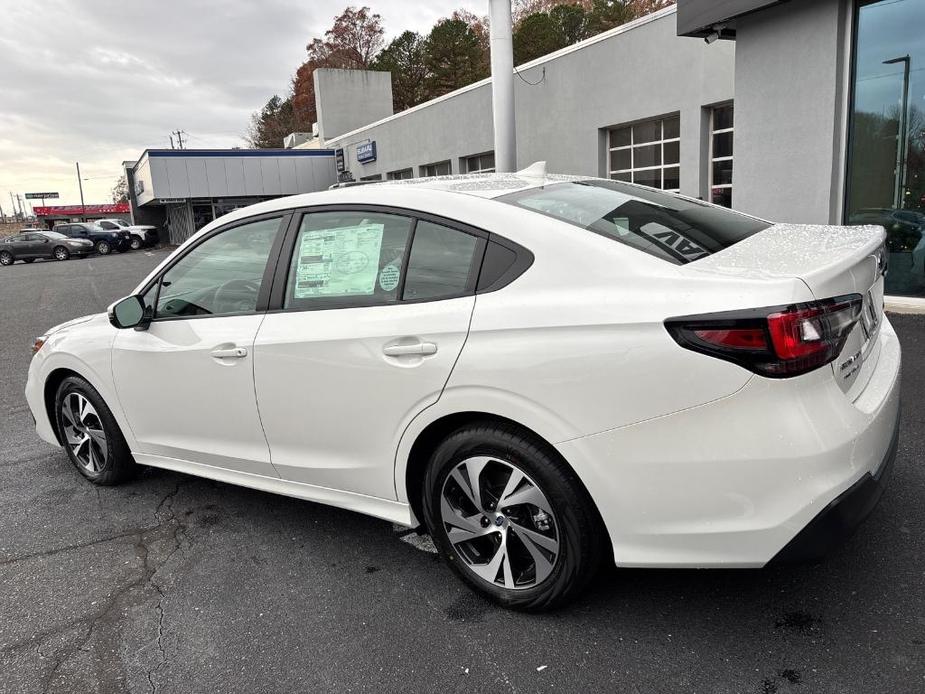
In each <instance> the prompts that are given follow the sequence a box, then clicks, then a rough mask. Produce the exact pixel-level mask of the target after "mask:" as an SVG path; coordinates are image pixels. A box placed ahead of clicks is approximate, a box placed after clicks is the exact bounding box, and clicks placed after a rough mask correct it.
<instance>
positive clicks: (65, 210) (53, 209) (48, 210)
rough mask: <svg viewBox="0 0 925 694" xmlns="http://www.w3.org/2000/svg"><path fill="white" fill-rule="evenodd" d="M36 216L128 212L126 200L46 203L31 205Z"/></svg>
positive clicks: (71, 215) (76, 215) (74, 215)
mask: <svg viewBox="0 0 925 694" xmlns="http://www.w3.org/2000/svg"><path fill="white" fill-rule="evenodd" d="M32 211H33V212H35V216H36V217H79V216H80V215H84V214H128V213H129V204H128V203H127V202H117V203H110V204H109V205H48V206H45V207H33V208H32Z"/></svg>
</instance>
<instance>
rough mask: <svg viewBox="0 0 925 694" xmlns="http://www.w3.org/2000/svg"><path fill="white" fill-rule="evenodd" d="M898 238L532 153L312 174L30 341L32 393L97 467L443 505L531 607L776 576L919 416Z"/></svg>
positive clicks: (52, 433) (331, 497)
mask: <svg viewBox="0 0 925 694" xmlns="http://www.w3.org/2000/svg"><path fill="white" fill-rule="evenodd" d="M883 243H884V232H883V230H882V229H881V228H880V227H801V226H794V225H783V224H781V225H775V224H771V223H768V222H765V221H762V220H759V219H755V218H753V217H748V216H745V215H741V214H738V213H735V212H731V211H729V210H726V209H723V208H720V207H716V206H713V205H710V204H707V203H704V202H701V201H698V200H693V199H689V198H684V197H680V196H677V195H672V194H667V193H663V192H661V191H657V190H653V189H651V188H645V187H641V186H635V185H631V184H627V183H620V182H616V181H608V180H601V179H594V178H574V177H561V176H546V175H544V174H541V173H536V172H535V170H533V171H528V172H521V173H520V174H517V175H513V174H508V175H494V174H492V175H482V176H463V177H442V178H437V179H421V180H417V181H406V182H401V183H397V182H396V183H383V184H376V185H366V186H353V187H349V188H343V189H338V190H331V191H325V192H320V193H311V194H307V195H298V196H294V197H289V198H282V199H278V200H272V201H269V202H264V203H260V204H258V205H254V206H252V207H248V208H245V209H241V210H238V211H236V212H233V213H231V214H228V215H226V216H224V217H222V218H221V219H218V220H216V221H215V222H213V223H211V224H209V225H208V226H207V227H205V228H204V229H202V230H201V231H200V232H199V233H198V234H196V235H195V236H194V237H193V238H191V239H190V240H189V241H187V242H186V243H185V244H183V246H181V247H180V248H179V249H177V250H176V251H175V252H174V253H173V254H171V255H170V257H169V258H167V259H166V260H165V261H164V262H163V263H161V265H160V266H159V267H158V268H157V269H156V270H154V271H153V272H152V273H151V274H150V275H149V276H148V277H146V278H144V279H143V280H142V281H141V282H140V283H139V284H138V286H137V288H136V289H135V291H134V292H133V294H132V296H129V297H127V298H125V299H123V300H121V301H118V302H116V303H115V304H113V305H112V306H111V307H110V309H109V313H108V315H106V314H101V315H96V316H88V317H85V318H80V319H77V320H74V321H71V322H69V323H65V324H64V325H61V326H58V327H57V328H54V329H53V330H50V331H49V332H48V333H46V334H45V335H43V336H41V337H40V338H38V339H37V340H36V344H35V357H34V359H33V360H32V365H31V368H30V370H29V379H28V385H27V388H26V395H27V397H28V401H29V404H30V406H31V409H32V413H33V415H34V417H35V420H36V429H37V431H38V434H39V436H41V437H42V438H43V439H44V440H45V441H48V442H49V443H52V444H55V445H60V446H63V447H64V449H65V451H66V452H67V455H68V456H69V458H70V460H71V462H72V463H73V464H74V466H75V467H76V468H77V470H79V471H80V473H81V474H82V475H84V476H85V477H86V478H87V479H88V480H90V481H91V482H94V483H96V484H113V483H116V482H119V481H121V480H124V479H126V478H127V477H129V476H130V475H131V474H132V473H133V472H134V471H135V470H136V469H137V466H139V465H150V466H153V467H159V468H166V469H169V470H175V471H179V472H184V473H189V474H192V475H199V476H202V477H208V478H211V479H215V480H221V481H224V482H229V483H233V484H240V485H244V486H247V487H252V488H255V489H260V490H264V491H269V492H276V493H279V494H286V495H289V496H294V497H299V498H301V499H308V500H311V501H316V502H321V503H324V504H331V505H334V506H339V507H342V508H346V509H352V510H355V511H359V512H362V513H366V514H370V515H372V516H376V517H379V518H383V519H386V520H389V521H391V522H393V523H398V524H401V525H404V526H408V527H418V526H420V525H422V524H423V525H424V527H426V530H427V531H428V532H429V533H430V534H431V536H432V537H433V539H434V542H435V543H436V546H437V547H438V549H439V551H440V554H441V555H442V556H443V558H444V559H445V560H446V562H447V563H448V564H449V566H450V567H451V568H452V569H453V570H454V571H455V572H456V573H457V574H458V575H459V576H460V577H461V578H462V579H463V580H464V581H465V582H466V583H468V584H469V585H470V586H472V587H474V588H475V589H477V590H479V591H481V592H483V593H485V594H487V595H488V596H490V597H491V598H493V599H494V600H496V601H498V602H500V603H502V604H504V605H507V606H511V607H517V608H521V609H532V610H538V609H543V608H546V607H549V606H552V605H555V604H560V603H562V602H564V601H565V600H566V599H568V598H569V597H572V596H574V595H575V594H576V593H577V592H579V591H580V590H581V589H582V587H583V586H585V585H586V584H587V582H588V580H589V579H590V578H591V577H592V576H593V575H594V573H595V570H596V568H597V567H598V566H599V565H600V564H601V562H604V561H607V562H615V563H616V564H617V565H618V566H626V567H642V566H645V567H761V566H764V565H766V564H768V563H769V562H772V561H786V560H793V559H799V558H803V557H808V556H812V555H815V554H818V553H819V552H821V551H824V549H825V548H826V546H828V545H830V544H831V543H832V542H833V541H834V540H835V539H836V538H837V537H838V536H841V535H844V534H846V532H848V531H850V530H851V529H852V528H853V527H854V526H855V525H856V524H857V523H858V522H860V520H861V519H863V518H864V517H865V516H866V515H867V513H868V512H869V511H870V509H871V508H872V507H873V505H874V503H875V502H876V501H877V499H878V497H879V495H880V491H881V489H882V486H883V484H884V482H885V475H886V471H887V470H888V468H889V464H890V462H891V460H892V458H893V456H894V454H895V449H896V432H897V422H898V417H899V367H900V349H899V342H898V340H897V337H896V334H895V333H894V331H893V329H892V327H891V325H890V323H889V321H888V320H887V318H886V316H885V315H884V312H883V273H884V270H885V263H884V260H885V255H884V248H883Z"/></svg>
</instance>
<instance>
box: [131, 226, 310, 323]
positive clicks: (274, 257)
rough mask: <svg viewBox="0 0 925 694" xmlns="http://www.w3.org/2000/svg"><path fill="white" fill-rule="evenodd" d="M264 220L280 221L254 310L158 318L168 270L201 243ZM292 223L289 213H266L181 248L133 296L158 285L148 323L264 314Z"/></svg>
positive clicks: (220, 228) (213, 231)
mask: <svg viewBox="0 0 925 694" xmlns="http://www.w3.org/2000/svg"><path fill="white" fill-rule="evenodd" d="M266 219H279V225H278V226H277V228H276V236H275V237H274V239H273V244H272V245H271V246H270V254H269V255H268V256H267V262H266V265H265V266H264V268H263V278H262V279H261V281H260V290H259V291H258V293H257V306H256V308H255V309H254V310H253V311H248V312H246V313H234V314H219V315H215V314H211V313H206V314H203V315H199V316H157V315H156V311H157V302H158V300H159V299H160V294H161V280H163V279H164V275H166V274H167V273H168V272H170V270H171V269H172V268H173V267H174V266H175V265H176V264H177V263H179V262H180V261H181V260H183V259H184V258H186V256H188V255H189V254H190V253H191V252H192V251H193V250H194V249H196V248H198V247H199V246H201V245H202V244H203V243H205V242H206V241H208V240H209V239H211V238H214V237H215V236H218V235H219V234H221V233H223V232H226V231H231V230H232V229H235V228H237V227H240V226H244V225H246V224H253V223H254V222H260V221H263V220H266ZM291 221H292V210H278V211H276V212H267V213H264V214H259V215H254V216H253V217H245V218H243V219H238V220H235V221H233V222H230V223H228V224H224V225H222V226H220V227H217V228H215V229H213V230H211V231H210V232H208V233H207V234H205V235H203V236H201V237H200V238H198V239H196V240H195V242H193V243H191V244H190V245H189V246H188V247H187V248H184V249H183V253H181V254H179V255H177V256H175V257H173V258H170V259H169V260H168V261H167V264H166V265H165V266H163V267H162V268H160V270H159V271H158V273H157V274H156V275H155V276H154V277H152V278H151V279H150V280H148V282H146V283H145V284H144V286H143V287H142V288H141V289H140V290H139V291H137V292H135V294H136V295H137V296H144V295H145V294H147V293H148V292H149V291H151V289H152V288H153V287H154V286H155V285H157V289H156V290H155V292H154V311H155V315H154V316H152V318H151V321H150V322H151V323H152V324H153V323H161V322H169V321H178V320H202V319H205V318H237V317H239V316H253V315H256V314H261V313H266V312H267V307H268V305H269V297H270V292H271V291H272V289H273V281H274V279H275V269H276V266H277V261H278V260H279V254H280V251H281V250H282V248H283V240H284V237H285V235H286V231H288V228H289V224H290V222H291Z"/></svg>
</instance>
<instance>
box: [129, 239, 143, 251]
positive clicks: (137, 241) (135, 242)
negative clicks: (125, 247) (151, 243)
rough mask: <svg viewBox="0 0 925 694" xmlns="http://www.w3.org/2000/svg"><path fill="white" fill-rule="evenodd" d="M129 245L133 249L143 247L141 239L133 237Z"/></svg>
mask: <svg viewBox="0 0 925 694" xmlns="http://www.w3.org/2000/svg"><path fill="white" fill-rule="evenodd" d="M129 247H130V248H131V249H132V250H133V251H137V250H138V249H139V248H141V239H138V238H133V239H132V240H131V242H130V243H129Z"/></svg>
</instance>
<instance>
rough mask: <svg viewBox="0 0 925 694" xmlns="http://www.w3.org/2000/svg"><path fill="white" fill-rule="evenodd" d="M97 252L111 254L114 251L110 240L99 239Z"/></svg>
mask: <svg viewBox="0 0 925 694" xmlns="http://www.w3.org/2000/svg"><path fill="white" fill-rule="evenodd" d="M96 252H97V253H99V254H100V255H109V254H110V253H112V246H110V245H109V241H97V242H96Z"/></svg>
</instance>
